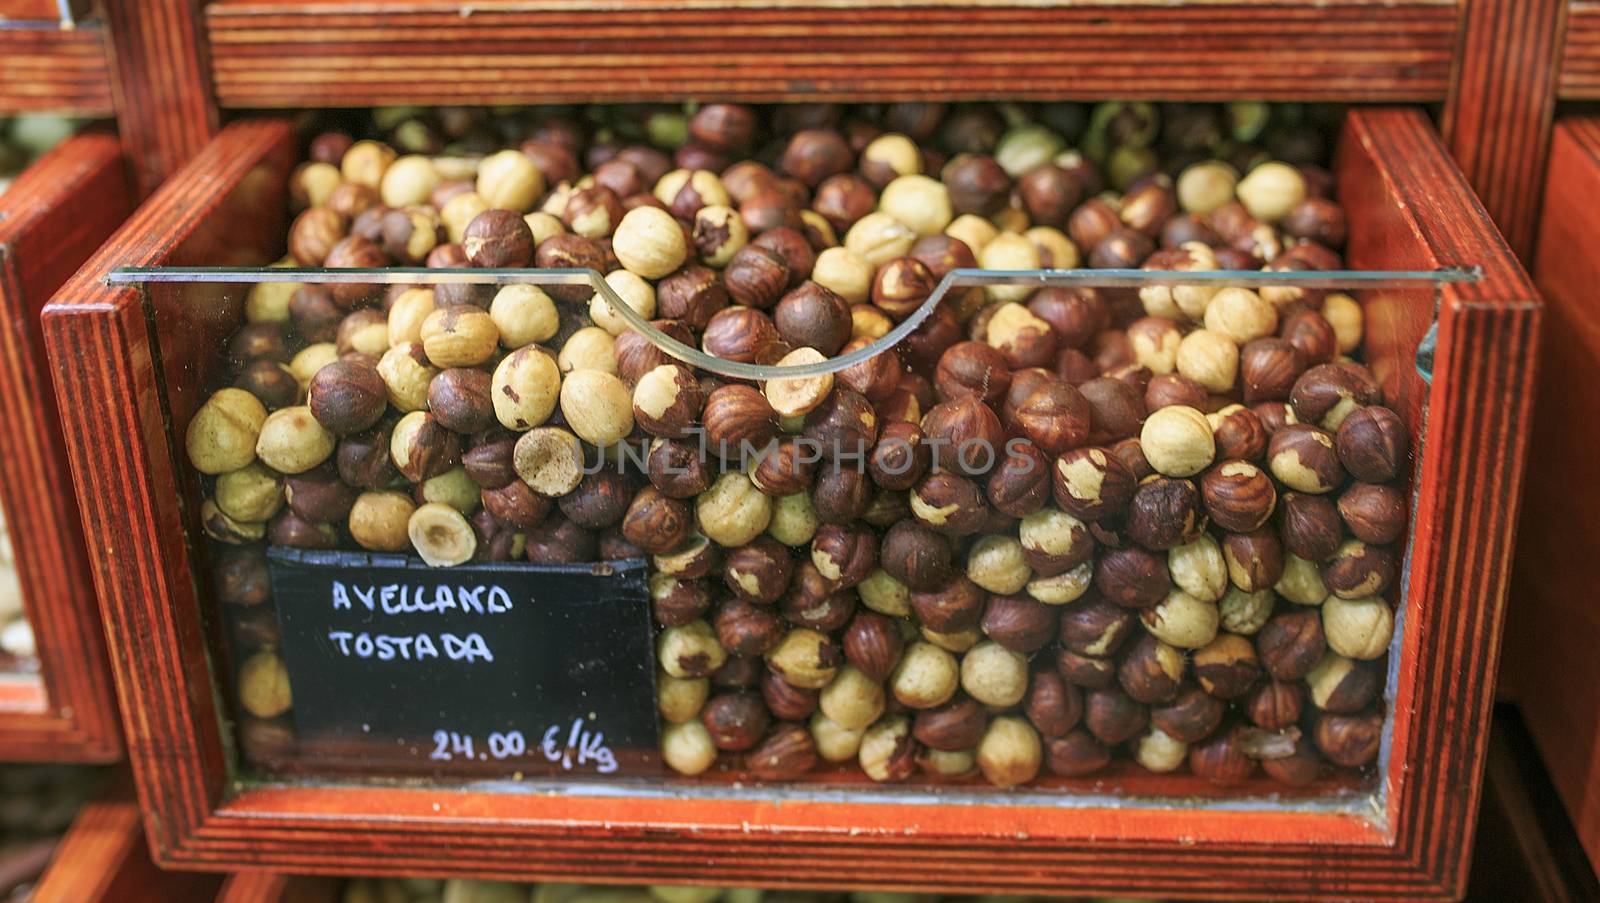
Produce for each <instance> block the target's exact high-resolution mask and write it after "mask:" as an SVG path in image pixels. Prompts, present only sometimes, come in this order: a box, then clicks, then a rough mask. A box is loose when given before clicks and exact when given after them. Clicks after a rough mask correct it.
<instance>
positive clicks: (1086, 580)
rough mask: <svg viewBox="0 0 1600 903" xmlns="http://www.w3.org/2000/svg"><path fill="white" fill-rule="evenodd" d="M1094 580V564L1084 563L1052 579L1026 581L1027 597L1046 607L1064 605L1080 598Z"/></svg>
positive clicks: (1041, 578)
mask: <svg viewBox="0 0 1600 903" xmlns="http://www.w3.org/2000/svg"><path fill="white" fill-rule="evenodd" d="M1093 579H1094V562H1092V561H1085V562H1084V563H1083V564H1080V565H1078V566H1077V567H1075V568H1073V569H1072V570H1070V571H1067V572H1065V573H1062V574H1056V575H1055V576H1053V577H1036V578H1034V579H1033V580H1029V581H1028V586H1027V590H1028V595H1030V596H1032V597H1033V598H1035V599H1038V600H1039V601H1040V602H1043V603H1045V604H1046V605H1066V604H1067V603H1068V602H1073V601H1076V600H1077V599H1080V598H1082V596H1083V594H1084V593H1086V592H1088V591H1089V584H1090V582H1091V581H1092V580H1093Z"/></svg>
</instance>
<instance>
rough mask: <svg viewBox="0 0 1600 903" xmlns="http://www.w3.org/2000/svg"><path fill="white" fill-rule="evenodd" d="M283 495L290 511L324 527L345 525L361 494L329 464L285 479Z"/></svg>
mask: <svg viewBox="0 0 1600 903" xmlns="http://www.w3.org/2000/svg"><path fill="white" fill-rule="evenodd" d="M283 492H284V500H285V501H286V502H287V503H288V505H289V510H291V511H293V512H294V513H295V514H297V515H299V516H300V517H301V518H303V519H304V520H307V521H311V522H312V523H322V524H333V523H344V521H345V520H346V519H347V518H349V516H350V508H351V507H352V506H354V505H355V503H356V496H357V495H358V494H359V490H357V489H356V488H355V487H353V486H349V485H347V484H346V483H344V481H342V480H340V479H339V475H338V473H337V472H336V471H335V470H334V469H333V468H332V467H330V466H328V465H323V466H321V467H317V468H315V469H313V470H309V471H307V472H305V473H301V474H291V475H289V476H286V477H284V480H283Z"/></svg>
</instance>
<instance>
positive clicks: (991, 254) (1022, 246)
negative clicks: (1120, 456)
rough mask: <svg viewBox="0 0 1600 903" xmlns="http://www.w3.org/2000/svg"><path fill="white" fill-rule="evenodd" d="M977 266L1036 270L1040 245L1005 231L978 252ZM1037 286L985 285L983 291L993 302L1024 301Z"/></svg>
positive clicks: (991, 268) (994, 268) (986, 268)
mask: <svg viewBox="0 0 1600 903" xmlns="http://www.w3.org/2000/svg"><path fill="white" fill-rule="evenodd" d="M976 253H977V256H978V266H979V267H982V268H983V269H985V270H1036V269H1038V268H1039V248H1038V246H1037V245H1035V244H1034V243H1033V242H1031V241H1029V240H1028V239H1026V238H1024V237H1023V236H1021V235H1017V234H1014V233H1011V232H1002V233H1001V234H999V235H997V236H995V237H994V239H993V240H992V241H990V242H989V243H988V244H986V245H984V246H983V250H982V251H978V252H976ZM1036 288H1038V286H1037V285H1028V284H1024V285H986V286H984V288H983V291H984V294H985V295H986V296H988V298H989V300H991V301H1022V300H1024V299H1026V298H1027V297H1028V296H1029V295H1031V294H1033V292H1034V289H1036Z"/></svg>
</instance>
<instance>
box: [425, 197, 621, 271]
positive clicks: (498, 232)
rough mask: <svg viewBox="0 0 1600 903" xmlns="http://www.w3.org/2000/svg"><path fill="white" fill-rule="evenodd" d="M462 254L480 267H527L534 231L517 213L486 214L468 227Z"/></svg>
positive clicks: (475, 218) (463, 237) (462, 238)
mask: <svg viewBox="0 0 1600 903" xmlns="http://www.w3.org/2000/svg"><path fill="white" fill-rule="evenodd" d="M598 190H599V191H604V190H605V189H598ZM461 250H462V251H463V252H465V253H466V255H467V259H468V260H470V261H472V265H473V266H476V267H493V268H516V267H525V266H527V265H528V263H529V261H531V260H533V231H532V230H531V229H529V228H528V224H527V223H526V222H523V219H522V215H521V214H519V213H517V212H515V211H512V210H485V211H484V212H482V213H480V214H478V215H477V216H475V217H473V218H472V221H471V222H469V223H467V228H466V229H465V230H464V231H463V232H462V237H461ZM413 256H416V255H413Z"/></svg>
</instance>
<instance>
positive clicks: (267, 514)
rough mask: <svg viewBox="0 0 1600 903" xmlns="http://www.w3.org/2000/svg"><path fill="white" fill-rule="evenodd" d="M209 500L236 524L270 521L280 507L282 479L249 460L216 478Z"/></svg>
mask: <svg viewBox="0 0 1600 903" xmlns="http://www.w3.org/2000/svg"><path fill="white" fill-rule="evenodd" d="M213 501H215V502H216V504H217V507H218V508H219V509H221V511H222V513H223V514H226V515H227V516H229V517H231V518H233V519H234V520H236V521H254V522H260V521H265V520H270V519H271V518H272V516H273V515H274V514H277V513H278V510H279V509H280V508H282V507H283V478H282V477H280V476H278V475H277V474H276V473H273V472H272V471H271V470H268V469H267V468H266V467H264V466H262V464H261V462H259V461H251V462H250V463H249V464H246V465H245V466H243V467H241V468H239V469H238V470H230V471H228V472H227V473H225V474H223V475H221V476H219V477H217V486H216V493H215V495H214V496H213Z"/></svg>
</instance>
